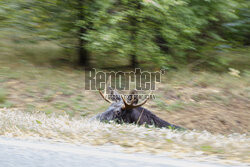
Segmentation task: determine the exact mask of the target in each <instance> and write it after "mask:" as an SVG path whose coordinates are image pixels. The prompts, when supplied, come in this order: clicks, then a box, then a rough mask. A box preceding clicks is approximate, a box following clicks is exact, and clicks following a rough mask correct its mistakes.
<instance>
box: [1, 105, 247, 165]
mask: <svg viewBox="0 0 250 167" xmlns="http://www.w3.org/2000/svg"><path fill="white" fill-rule="evenodd" d="M0 135H3V136H8V137H22V138H29V137H34V138H40V137H42V138H48V139H52V140H54V141H64V142H70V143H77V144H94V145H103V144H108V143H112V144H115V145H120V146H122V147H126V148H127V151H130V152H131V151H140V152H152V153H163V152H172V155H174V156H177V157H182V158H183V157H186V156H189V157H190V156H191V157H196V158H198V157H199V158H202V157H203V158H204V157H207V158H208V157H214V158H215V159H217V160H221V161H222V160H224V162H226V161H227V160H236V161H240V162H246V163H250V159H249V157H250V152H249V150H250V147H249V146H250V138H249V136H246V135H240V134H232V135H213V134H211V133H208V132H206V131H204V132H196V131H185V132H177V131H172V130H169V129H159V128H153V127H151V128H145V127H142V126H141V127H138V126H135V125H120V124H114V123H110V124H105V123H100V122H95V121H94V122H90V121H89V120H88V119H85V118H79V117H78V118H75V117H74V118H69V116H68V115H67V114H65V115H60V116H58V115H55V114H52V115H49V116H48V115H46V114H44V113H41V112H32V113H27V112H23V111H20V110H18V109H0ZM228 162H229V161H228Z"/></svg>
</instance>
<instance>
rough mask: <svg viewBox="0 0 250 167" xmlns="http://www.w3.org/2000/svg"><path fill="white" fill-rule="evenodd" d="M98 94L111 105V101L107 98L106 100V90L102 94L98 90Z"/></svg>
mask: <svg viewBox="0 0 250 167" xmlns="http://www.w3.org/2000/svg"><path fill="white" fill-rule="evenodd" d="M99 93H100V95H101V96H102V98H103V99H104V100H106V101H107V102H109V103H112V101H111V100H109V99H108V98H106V95H107V94H106V89H105V90H104V94H103V93H102V91H101V89H99Z"/></svg>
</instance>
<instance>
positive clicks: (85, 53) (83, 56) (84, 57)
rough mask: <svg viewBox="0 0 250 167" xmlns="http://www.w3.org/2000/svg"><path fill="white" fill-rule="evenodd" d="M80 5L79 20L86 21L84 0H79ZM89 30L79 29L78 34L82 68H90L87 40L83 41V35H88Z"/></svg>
mask: <svg viewBox="0 0 250 167" xmlns="http://www.w3.org/2000/svg"><path fill="white" fill-rule="evenodd" d="M78 5H79V20H84V19H85V18H84V11H83V10H84V9H83V5H84V0H79V1H78ZM86 31H87V29H86V28H85V27H82V26H81V27H80V29H79V34H78V40H79V43H78V57H79V59H78V63H79V65H80V66H84V67H86V66H89V54H88V51H87V49H85V45H86V42H87V41H86V40H85V39H83V38H82V37H83V35H84V34H86Z"/></svg>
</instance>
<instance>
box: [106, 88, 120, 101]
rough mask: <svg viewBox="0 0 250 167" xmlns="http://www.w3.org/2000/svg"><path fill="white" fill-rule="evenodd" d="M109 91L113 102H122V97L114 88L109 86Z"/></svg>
mask: <svg viewBox="0 0 250 167" xmlns="http://www.w3.org/2000/svg"><path fill="white" fill-rule="evenodd" d="M108 90H109V92H110V95H111V96H110V98H109V99H111V100H112V101H116V102H119V101H121V100H122V98H121V95H120V94H119V93H118V92H117V91H116V90H114V89H113V88H112V87H110V86H109V87H108Z"/></svg>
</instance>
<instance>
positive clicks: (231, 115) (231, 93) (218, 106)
mask: <svg viewBox="0 0 250 167" xmlns="http://www.w3.org/2000/svg"><path fill="white" fill-rule="evenodd" d="M31 45H32V46H30V45H28V44H25V45H22V44H15V45H14V44H13V45H12V44H10V43H8V42H3V41H0V48H4V50H3V52H1V53H0V84H1V88H2V90H1V89H0V107H8V108H18V109H21V110H23V111H28V112H32V111H37V110H38V111H41V112H44V113H46V114H47V115H49V114H53V113H56V114H59V115H61V114H65V113H67V114H68V115H69V116H70V117H91V116H94V115H95V114H97V113H100V112H103V111H105V109H107V107H108V106H109V104H107V103H106V102H105V101H103V100H102V98H101V97H100V96H99V93H98V91H85V90H84V71H82V70H79V69H74V68H71V67H70V66H68V65H65V66H55V65H53V64H51V60H52V59H53V60H55V59H57V58H61V57H60V56H62V57H63V58H64V57H65V58H67V57H70V55H66V54H63V55H61V54H62V52H63V50H61V49H60V48H59V47H58V46H55V45H54V44H51V43H41V44H31ZM50 52H51V55H52V56H51V55H50ZM227 54H228V55H229V54H230V53H229V52H227ZM232 54H234V51H232ZM240 54H245V56H246V55H248V53H247V52H245V51H242V52H240ZM241 57H242V56H241ZM243 57H244V56H243ZM33 58H34V60H33ZM40 59H41V60H40ZM39 62H40V64H39ZM239 75H240V76H239V77H238V76H235V75H232V74H231V73H230V72H229V71H228V72H225V73H214V72H206V71H200V72H191V71H190V70H188V69H180V70H179V71H169V72H167V73H166V74H165V75H163V77H162V83H161V84H159V85H157V86H158V89H157V91H155V92H154V94H155V96H156V99H155V100H151V101H149V102H148V103H147V104H145V107H146V108H148V109H150V110H151V111H153V112H154V113H155V114H156V115H158V116H160V117H161V118H163V119H165V120H167V121H169V122H170V123H173V124H176V125H180V126H183V127H185V128H188V129H197V130H208V131H209V132H213V133H223V134H229V133H235V132H236V133H249V132H250V126H249V122H250V106H249V104H250V101H249V99H250V70H249V69H247V68H246V69H241V70H240V74H239Z"/></svg>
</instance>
